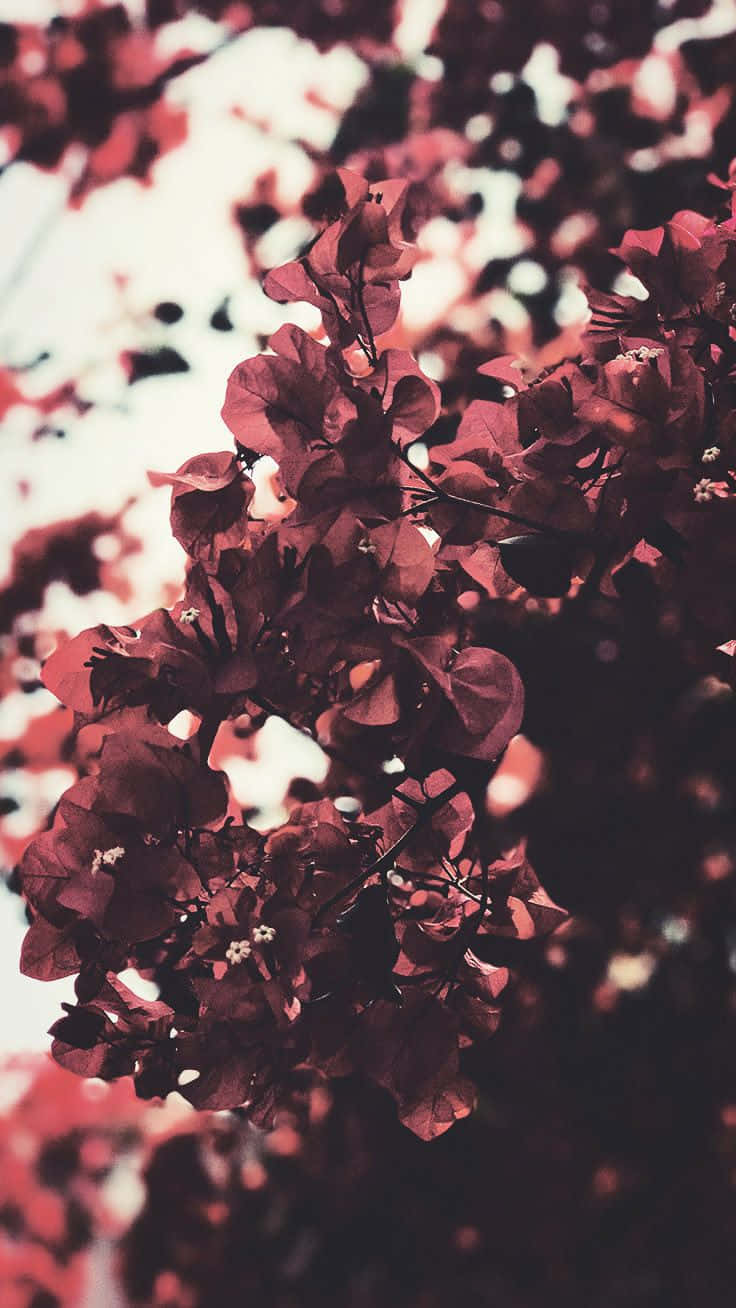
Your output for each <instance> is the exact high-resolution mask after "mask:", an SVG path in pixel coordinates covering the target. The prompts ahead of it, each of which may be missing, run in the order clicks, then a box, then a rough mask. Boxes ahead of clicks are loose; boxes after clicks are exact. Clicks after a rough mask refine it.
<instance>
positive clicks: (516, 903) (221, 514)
mask: <svg viewBox="0 0 736 1308" xmlns="http://www.w3.org/2000/svg"><path fill="white" fill-rule="evenodd" d="M338 176H339V183H338V184H337V185H336V186H335V188H334V193H333V201H334V210H335V211H334V213H333V215H332V216H333V218H334V220H333V221H332V222H331V223H330V224H329V226H328V227H327V228H326V230H324V231H323V232H322V234H321V235H320V236H319V237H318V238H317V239H316V240H315V242H314V243H313V244H312V246H311V248H310V249H309V251H308V252H307V253H306V254H304V255H303V256H302V257H301V258H299V259H298V260H296V261H295V262H292V263H289V264H287V265H286V266H285V267H282V268H280V269H278V270H275V271H273V272H272V273H270V274H269V275H268V277H267V278H266V281H265V290H266V293H267V294H269V295H270V296H271V297H272V298H274V299H277V300H279V301H281V302H285V301H292V300H306V301H308V302H310V303H311V304H313V305H316V306H317V307H318V308H319V309H320V311H321V314H322V321H323V325H324V333H325V338H326V339H325V338H323V339H322V340H318V339H315V337H314V336H310V335H309V334H307V333H306V332H304V331H303V330H301V329H299V328H297V327H294V326H286V327H283V328H281V329H280V330H279V331H278V332H277V333H276V334H275V335H274V336H273V337H272V339H271V341H270V346H271V352H270V353H268V354H264V355H260V356H258V357H256V358H253V359H248V360H245V361H244V362H243V363H242V364H240V365H239V366H238V367H237V368H236V369H235V371H234V372H233V374H232V376H231V378H230V381H229V384H228V389H227V396H226V400H225V405H224V409H223V416H224V419H225V421H226V423H227V425H228V426H229V427H230V429H231V431H232V432H233V435H234V437H235V452H234V453H230V452H219V453H214V454H205V455H199V456H197V457H195V458H193V459H191V460H189V461H188V462H187V463H186V464H185V465H184V466H183V467H182V468H181V469H180V470H179V471H178V472H177V473H175V474H173V475H171V476H167V477H165V478H164V477H162V475H161V474H154V479H155V480H156V481H158V482H159V483H160V481H161V480H166V481H168V482H170V483H171V485H172V508H171V524H172V530H173V533H174V535H175V537H176V538H177V540H178V541H179V542H180V543H181V545H182V546H183V548H184V549H185V551H186V552H187V554H188V555H189V558H190V562H189V565H188V572H187V580H186V588H185V593H184V595H183V598H182V599H181V601H180V602H179V603H177V604H176V605H175V606H174V608H173V609H172V610H171V611H167V610H164V609H160V610H157V611H156V612H154V613H152V614H149V615H147V616H146V617H145V618H143V619H142V620H141V621H139V622H137V623H136V624H135V625H134V626H131V627H126V628H115V629H113V628H109V627H105V626H100V627H97V628H94V629H93V630H91V631H86V632H83V633H82V634H81V635H79V636H78V637H77V638H76V639H74V640H72V641H71V642H69V643H68V644H67V645H65V646H64V647H62V648H61V649H60V650H58V651H57V652H56V653H55V654H53V655H52V656H51V658H50V659H49V660H48V662H47V663H46V665H45V668H44V674H43V675H44V681H45V683H46V685H47V686H48V687H49V688H50V689H51V690H52V691H54V692H55V693H56V694H57V695H58V697H59V698H60V699H61V700H62V701H63V702H64V703H65V704H66V705H67V706H69V707H70V708H72V709H73V710H74V712H75V717H76V726H77V734H78V742H79V744H80V747H81V748H82V752H83V754H84V755H85V758H86V765H87V769H88V772H87V775H85V776H84V777H83V778H82V779H81V780H80V781H79V782H77V783H76V784H75V785H74V786H72V787H71V788H70V789H69V790H68V791H67V792H66V794H65V795H64V796H63V798H62V799H61V801H60V803H59V806H58V809H57V811H56V814H55V817H54V821H53V826H52V827H51V829H50V830H48V831H46V832H44V833H43V834H42V835H40V836H39V837H38V838H37V839H36V840H35V841H34V842H33V843H32V844H31V845H30V846H29V848H28V850H27V852H26V854H25V857H24V860H23V864H22V869H21V876H22V886H23V890H24V893H25V895H26V897H27V899H28V902H29V904H30V906H31V908H32V911H33V914H34V920H33V922H32V925H31V927H30V929H29V932H28V935H27V937H26V941H25V945H24V950H23V959H22V965H23V969H24V971H25V972H26V973H28V974H29V975H32V976H36V977H39V978H42V979H51V978H54V977H60V976H65V975H72V974H78V977H77V981H76V990H77V997H78V1001H79V1002H78V1004H77V1005H76V1006H68V1011H67V1013H66V1015H65V1016H64V1017H63V1018H61V1019H60V1021H58V1022H57V1023H56V1024H55V1026H54V1027H53V1036H54V1043H53V1053H54V1056H55V1057H56V1059H57V1060H58V1061H59V1062H60V1063H61V1064H62V1065H64V1066H65V1067H68V1068H71V1069H72V1070H74V1071H76V1072H78V1073H81V1074H83V1075H87V1076H100V1077H103V1078H106V1079H111V1078H114V1077H118V1076H121V1075H128V1074H130V1075H133V1076H134V1078H135V1083H136V1088H137V1090H138V1093H139V1094H140V1095H142V1096H144V1097H150V1096H163V1095H165V1094H167V1093H168V1092H169V1091H171V1090H173V1089H177V1088H178V1089H180V1090H181V1091H182V1093H183V1094H184V1095H185V1096H186V1097H187V1098H188V1099H189V1100H190V1101H191V1102H192V1103H193V1104H194V1105H195V1106H197V1107H202V1108H232V1107H234V1106H244V1108H245V1110H246V1111H247V1114H248V1116H249V1117H250V1118H251V1120H253V1121H254V1122H255V1123H257V1124H259V1125H268V1124H271V1123H272V1122H273V1120H274V1117H275V1116H276V1115H277V1114H278V1112H279V1110H280V1109H281V1108H282V1107H285V1106H289V1107H293V1105H294V1103H295V1102H298V1100H299V1098H300V1096H303V1095H304V1094H305V1091H307V1090H309V1089H310V1088H311V1087H314V1085H315V1084H319V1082H320V1080H321V1079H323V1078H325V1077H343V1076H347V1075H355V1076H358V1077H364V1078H366V1079H368V1080H370V1081H372V1082H375V1083H377V1084H378V1085H380V1086H383V1087H384V1088H385V1089H387V1090H388V1091H389V1092H390V1093H391V1094H392V1095H393V1096H394V1098H395V1100H396V1102H397V1105H398V1111H399V1116H400V1118H401V1120H402V1121H403V1122H405V1123H406V1125H407V1126H409V1127H410V1128H411V1129H412V1130H413V1131H414V1132H416V1133H417V1134H418V1135H420V1136H422V1137H423V1138H432V1137H434V1136H436V1135H438V1134H440V1133H441V1132H443V1131H444V1130H446V1129H447V1128H448V1127H449V1126H450V1125H452V1123H453V1122H454V1121H455V1120H457V1119H458V1118H460V1117H463V1116H465V1115H467V1113H468V1112H469V1111H470V1110H471V1108H472V1103H473V1087H472V1085H471V1084H470V1083H469V1082H468V1081H467V1080H466V1079H465V1077H464V1076H463V1075H462V1073H461V1067H460V1056H461V1051H462V1050H463V1049H464V1048H465V1047H466V1046H468V1045H469V1044H471V1043H472V1042H473V1041H474V1040H476V1039H478V1038H479V1037H484V1036H487V1035H488V1034H490V1033H492V1032H493V1031H494V1030H495V1028H496V1026H497V1024H498V1020H499V996H500V994H501V992H502V991H503V989H504V987H505V985H506V983H507V980H508V970H507V967H506V965H505V964H506V963H507V962H509V961H511V962H512V963H513V965H516V963H517V962H518V959H519V957H520V956H523V949H522V950H521V951H518V950H517V948H516V946H515V945H514V944H513V943H512V942H516V941H524V940H527V939H529V938H531V937H534V936H535V935H538V934H540V933H545V932H548V931H550V930H553V929H554V928H556V927H557V926H559V925H560V924H561V922H562V921H563V920H564V917H565V914H564V910H562V909H560V908H559V907H558V906H557V905H556V904H555V903H554V902H553V901H552V900H551V899H550V898H549V896H548V895H547V894H546V893H545V891H544V889H543V888H542V887H541V885H540V884H539V882H538V880H537V878H536V876H535V874H534V872H533V870H532V868H531V866H530V864H529V862H528V860H527V859H526V857H525V852H524V848H523V844H519V843H517V844H515V845H512V846H510V845H509V843H508V840H507V838H506V835H505V833H504V829H503V828H502V827H501V826H499V825H498V824H497V823H496V822H495V821H494V819H493V818H492V817H491V815H490V814H489V812H488V809H487V802H486V791H487V786H488V782H489V780H490V778H491V776H492V775H493V772H494V770H495V768H496V767H497V766H498V763H499V761H500V759H501V757H502V755H503V752H504V750H505V748H506V746H507V744H508V742H509V741H510V739H511V738H512V736H514V735H515V733H516V732H518V730H519V727H520V725H521V722H522V717H523V688H522V683H521V678H520V676H519V674H518V672H517V670H516V668H515V667H514V665H513V663H512V662H511V661H510V660H509V658H508V657H506V655H505V654H504V653H501V652H499V651H498V650H497V649H496V648H495V647H494V645H495V644H496V643H498V642H497V641H496V640H495V639H494V633H498V632H499V630H500V629H501V626H502V622H503V615H505V614H507V613H508V612H513V611H514V609H515V608H516V609H517V610H518V609H524V608H528V607H529V606H530V605H532V606H541V607H543V608H544V607H545V606H546V607H547V608H548V609H549V610H550V611H554V610H555V608H557V609H559V607H560V606H561V605H574V606H577V607H578V609H579V610H580V611H582V610H583V609H584V608H585V606H587V605H591V604H593V603H595V602H598V600H599V599H600V597H601V596H604V597H607V601H606V602H608V603H609V604H616V603H617V601H618V598H619V597H626V596H630V595H631V593H632V592H637V591H646V588H647V587H655V588H656V589H657V591H658V593H659V594H660V596H661V597H662V599H661V601H660V612H661V614H662V619H661V620H662V621H664V622H666V623H667V622H668V623H670V625H672V624H676V625H677V627H678V629H679V631H680V637H681V642H682V647H683V649H684V651H685V653H686V656H687V657H688V658H689V659H690V660H691V661H692V662H693V664H694V665H696V666H697V665H698V664H700V665H701V666H702V667H707V666H709V660H710V659H711V658H712V654H713V650H714V647H716V646H718V645H720V644H724V643H725V642H728V641H729V640H730V639H731V637H732V636H733V635H734V633H736V594H735V592H734V589H733V586H732V577H733V568H734V564H735V563H736V531H735V530H733V526H732V524H733V520H734V512H735V508H734V506H735V504H736V501H734V498H733V495H732V494H731V491H732V488H733V486H734V485H736V481H735V480H734V477H733V475H732V472H731V470H730V469H731V465H732V463H733V455H734V434H733V425H734V420H733V405H732V398H731V391H732V386H733V380H734V368H735V367H736V336H735V335H734V329H733V327H732V321H733V316H734V313H735V312H736V307H735V306H734V300H736V263H735V262H734V251H735V250H736V245H735V244H734V232H735V231H736V224H735V223H734V220H733V219H729V220H727V221H725V222H722V223H719V224H714V223H712V222H710V221H708V220H707V219H705V218H703V217H701V216H700V215H698V214H695V213H691V212H681V213H679V214H677V215H676V216H675V218H674V219H673V220H672V221H671V222H670V223H668V224H667V225H666V226H665V227H664V228H658V229H656V230H654V231H647V232H629V233H628V234H627V236H626V238H625V239H624V241H623V243H622V245H621V247H620V249H619V250H618V252H617V253H618V254H619V256H620V258H621V259H622V260H623V261H624V263H625V264H626V265H627V266H628V268H629V269H630V270H631V272H632V273H633V274H635V276H636V277H638V278H639V279H640V281H641V282H642V283H643V285H644V287H645V289H646V291H647V292H648V295H647V298H642V299H635V298H631V299H628V298H625V297H622V296H611V295H599V294H591V297H590V301H591V308H592V318H591V322H590V324H589V329H588V332H587V335H586V338H585V341H584V348H585V353H584V354H583V356H582V357H581V358H579V359H577V360H575V361H571V362H565V363H562V364H560V365H558V366H556V367H553V368H550V369H548V370H547V371H545V372H543V373H542V374H541V375H540V376H538V377H536V378H525V376H524V373H523V370H522V369H521V367H519V366H518V365H517V364H516V363H515V362H514V360H512V359H511V358H501V359H494V360H493V361H492V362H491V363H489V364H487V365H485V366H484V367H483V369H482V373H483V374H484V377H485V384H486V385H487V388H488V389H487V398H479V399H475V400H473V401H472V402H471V403H470V404H469V405H468V407H467V408H465V410H464V412H462V413H461V414H444V415H442V416H440V395H439V391H438V388H437V387H436V385H435V384H434V383H433V382H432V381H431V380H430V379H429V378H428V377H426V376H425V375H424V374H423V373H422V371H421V369H420V368H419V366H418V364H417V362H416V360H415V359H414V357H413V356H412V355H411V354H410V353H409V352H407V351H405V350H402V349H397V348H391V347H388V348H384V349H382V348H381V344H380V338H381V337H382V336H383V335H384V334H385V333H387V332H388V331H389V330H390V329H391V327H392V325H393V324H394V322H395V319H396V316H397V313H398V309H399V282H400V281H401V280H403V279H404V278H406V277H407V276H408V275H409V274H410V271H411V268H412V263H413V261H414V257H415V253H414V250H413V248H412V246H411V244H410V243H409V241H408V239H407V231H406V225H405V223H404V222H403V201H404V188H403V186H402V185H401V184H400V183H397V182H394V181H388V182H384V183H371V184H370V185H369V184H368V183H367V182H365V181H363V180H362V179H361V178H359V177H357V176H356V175H355V174H352V173H349V172H347V171H345V170H342V171H341V172H340V173H339V175H338ZM266 455H268V456H270V457H271V458H273V459H274V460H275V461H276V463H277V464H278V467H279V476H280V479H281V484H282V501H281V515H280V516H278V515H277V516H276V517H273V518H272V519H271V520H264V519H261V518H259V517H258V516H256V505H257V502H258V501H257V499H255V500H254V495H255V486H256V483H257V481H258V472H257V464H258V460H259V459H260V458H261V457H262V456H266ZM254 469H255V471H254ZM250 474H253V475H252V476H251V475H250ZM182 710H187V711H188V712H189V713H190V714H191V715H193V716H194V718H195V719H196V720H197V722H198V724H199V725H198V726H197V728H196V730H195V731H194V732H193V734H192V735H191V736H190V738H189V739H188V741H186V742H183V741H182V740H181V739H180V738H179V737H178V736H176V735H174V734H173V733H172V732H171V731H170V730H168V724H170V723H171V722H172V721H173V719H174V718H175V717H176V716H177V715H179V714H180V713H181V712H182ZM269 715H276V716H278V717H280V718H282V719H284V720H285V721H287V722H288V723H290V724H291V725H292V726H293V727H295V728H297V729H298V730H299V731H302V732H304V733H305V734H307V735H309V736H312V737H313V738H314V739H316V740H317V741H318V742H319V743H320V745H321V746H322V748H323V749H324V751H325V753H326V754H327V756H328V758H329V759H330V769H329V772H328V775H327V778H326V780H325V782H324V783H323V785H322V786H321V787H319V788H316V787H312V788H311V791H310V790H309V788H305V789H304V790H303V792H302V794H301V796H298V797H297V796H295V795H292V800H295V799H297V798H298V799H299V800H300V802H293V803H292V806H291V809H290V812H289V816H288V820H287V821H286V823H285V824H284V825H282V826H281V827H279V828H277V829H275V830H272V831H270V832H267V833H263V832H261V831H259V830H256V829H254V828H252V827H251V826H249V825H248V823H247V822H246V821H245V820H244V815H243V813H242V812H241V810H240V809H239V808H238V806H237V805H236V804H235V802H234V800H233V798H232V797H231V795H230V793H229V789H228V785H227V779H226V777H225V776H224V774H222V773H220V772H217V771H214V770H213V769H211V768H210V767H209V766H208V759H209V755H210V752H211V749H212V745H213V742H214V740H215V737H216V734H217V732H218V730H219V728H220V726H221V724H223V723H225V722H226V721H228V720H230V721H231V722H233V723H234V724H235V725H236V727H237V730H238V732H239V734H240V735H241V736H243V737H248V736H249V735H251V734H255V733H257V731H258V730H259V729H260V727H261V726H262V725H263V722H264V721H265V719H266V717H267V716H269ZM522 965H523V964H522ZM129 967H133V968H136V969H137V970H138V971H139V972H140V973H141V974H142V975H143V976H144V977H146V978H149V979H151V980H154V981H155V982H156V983H157V985H158V987H159V997H158V998H157V999H156V1000H145V999H142V998H140V997H139V996H138V995H137V994H134V993H133V992H132V991H131V990H130V989H129V988H128V987H127V986H126V985H125V984H124V983H123V982H122V981H121V979H120V975H119V974H120V973H121V972H123V971H124V970H125V969H127V968H129Z"/></svg>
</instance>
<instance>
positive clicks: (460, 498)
mask: <svg viewBox="0 0 736 1308" xmlns="http://www.w3.org/2000/svg"><path fill="white" fill-rule="evenodd" d="M399 458H400V459H401V460H402V462H403V463H405V464H406V465H407V467H409V468H411V470H412V472H413V473H415V475H416V476H417V477H419V478H420V479H421V480H422V481H423V482H424V484H425V486H427V487H428V488H429V489H430V490H431V491H432V494H433V496H434V497H435V499H438V500H444V501H445V503H446V504H457V505H459V506H461V507H462V508H465V509H477V510H478V511H479V512H480V513H488V514H490V515H491V516H492V517H494V518H503V519H504V521H505V522H515V523H518V525H519V526H520V527H529V528H531V530H532V531H536V532H539V533H540V534H541V535H543V536H555V537H556V538H557V540H563V541H566V542H569V543H573V542H577V543H582V542H583V541H585V540H587V537H586V536H583V535H581V533H580V532H577V531H562V530H561V529H560V528H559V527H551V526H549V525H548V524H547V523H544V522H535V521H534V520H533V518H525V517H522V515H521V514H520V513H509V512H508V511H507V510H506V509H497V508H495V507H494V505H492V504H484V503H483V501H482V500H470V499H466V497H465V496H464V495H454V494H453V493H452V491H447V490H445V489H444V487H442V486H438V485H437V483H436V482H434V481H432V478H431V477H428V476H427V474H426V472H423V471H422V469H421V468H415V467H414V464H413V463H412V462H411V460H410V459H409V456H408V455H407V453H406V451H405V450H399ZM427 503H429V500H425V501H423V502H421V503H420V504H418V505H417V506H416V511H417V512H418V513H419V512H421V511H422V510H423V509H424V508H425V506H426V504H427ZM487 544H489V545H495V544H496V542H495V541H488V542H487Z"/></svg>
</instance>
